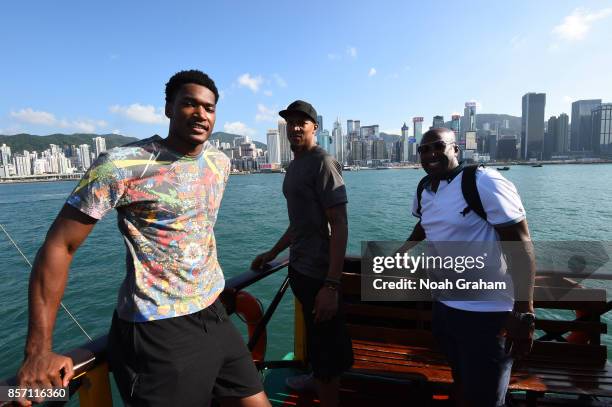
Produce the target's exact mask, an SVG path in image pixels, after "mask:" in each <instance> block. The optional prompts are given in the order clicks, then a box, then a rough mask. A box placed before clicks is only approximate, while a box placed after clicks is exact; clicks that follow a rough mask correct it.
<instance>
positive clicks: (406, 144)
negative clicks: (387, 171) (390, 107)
mask: <svg viewBox="0 0 612 407" xmlns="http://www.w3.org/2000/svg"><path fill="white" fill-rule="evenodd" d="M400 141H401V153H400V157H399V158H398V161H408V157H409V156H410V146H411V144H410V127H408V126H406V123H405V122H404V125H403V126H402V137H401V139H400Z"/></svg>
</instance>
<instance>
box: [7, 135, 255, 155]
mask: <svg viewBox="0 0 612 407" xmlns="http://www.w3.org/2000/svg"><path fill="white" fill-rule="evenodd" d="M94 137H104V139H105V140H106V148H107V149H111V148H113V147H117V146H122V145H124V144H128V143H132V142H134V141H137V140H138V139H137V138H136V137H127V136H122V135H119V134H80V133H76V134H50V135H47V136H38V135H35V134H26V133H23V134H16V135H14V136H4V135H0V145H2V144H6V145H7V146H9V147H10V148H11V151H12V153H13V154H15V153H20V152H22V151H23V150H28V151H39V152H40V151H44V150H46V149H48V148H49V144H56V145H58V146H60V147H63V146H69V145H77V146H78V145H81V144H89V145H93V139H94ZM236 137H240V136H238V135H237V134H230V133H224V132H216V133H213V134H212V136H211V137H210V138H211V140H214V139H219V140H221V141H222V142H226V143H232V142H233V141H234V138H236ZM254 143H255V145H256V146H257V147H258V148H262V149H264V150H265V149H266V145H265V144H264V143H260V142H259V141H254Z"/></svg>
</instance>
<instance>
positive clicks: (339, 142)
mask: <svg viewBox="0 0 612 407" xmlns="http://www.w3.org/2000/svg"><path fill="white" fill-rule="evenodd" d="M332 144H333V145H334V146H335V149H334V153H335V154H334V157H335V158H336V160H337V161H338V162H339V163H340V164H344V162H345V157H344V152H345V150H346V147H345V143H344V135H343V134H342V125H341V124H340V119H339V118H338V119H336V121H335V122H334V129H333V130H332Z"/></svg>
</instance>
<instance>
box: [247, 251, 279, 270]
mask: <svg viewBox="0 0 612 407" xmlns="http://www.w3.org/2000/svg"><path fill="white" fill-rule="evenodd" d="M275 258H276V255H275V254H274V253H273V252H272V251H268V252H264V253H260V254H258V255H257V257H255V259H254V260H253V262H252V263H251V270H254V271H259V270H262V269H263V268H264V266H266V265H267V264H268V263H269V262H271V261H272V260H274V259H275Z"/></svg>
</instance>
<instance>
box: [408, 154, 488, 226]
mask: <svg viewBox="0 0 612 407" xmlns="http://www.w3.org/2000/svg"><path fill="white" fill-rule="evenodd" d="M478 167H483V168H484V165H482V164H481V165H466V166H465V168H464V169H463V176H462V177H461V192H462V193H463V199H465V202H467V205H468V206H466V207H465V209H464V210H463V212H461V214H462V215H463V216H465V215H467V213H468V212H469V211H470V210H473V211H474V212H475V213H476V214H477V215H478V216H480V217H481V218H482V219H484V220H487V213H486V212H485V210H484V207H483V206H482V200H481V199H480V194H479V193H478V188H477V187H476V171H477V170H478ZM419 204H420V202H419ZM419 209H420V205H419Z"/></svg>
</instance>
